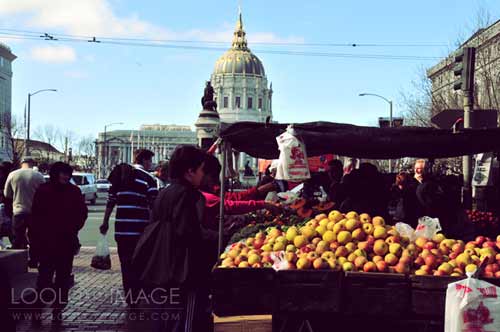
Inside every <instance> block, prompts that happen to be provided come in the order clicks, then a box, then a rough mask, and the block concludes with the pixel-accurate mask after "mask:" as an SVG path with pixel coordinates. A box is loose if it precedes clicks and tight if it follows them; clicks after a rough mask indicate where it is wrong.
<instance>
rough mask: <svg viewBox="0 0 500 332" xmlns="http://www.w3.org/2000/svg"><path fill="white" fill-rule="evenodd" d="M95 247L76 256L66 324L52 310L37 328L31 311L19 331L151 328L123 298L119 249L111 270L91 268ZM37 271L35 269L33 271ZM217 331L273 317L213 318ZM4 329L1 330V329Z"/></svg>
mask: <svg viewBox="0 0 500 332" xmlns="http://www.w3.org/2000/svg"><path fill="white" fill-rule="evenodd" d="M94 251H95V248H93V247H82V249H81V250H80V254H79V255H78V256H76V257H75V260H74V265H73V274H74V275H75V286H74V287H73V288H72V289H71V291H70V295H69V304H68V306H67V307H66V309H65V310H64V312H63V323H62V324H61V325H60V326H58V327H54V326H52V315H51V311H50V309H46V311H45V312H44V313H43V314H42V326H41V327H34V326H33V325H32V323H31V319H30V317H31V316H30V314H29V313H28V312H26V313H25V312H23V313H21V316H18V317H17V319H16V321H17V322H18V323H17V330H16V331H18V332H28V331H40V332H49V331H50V332H55V331H61V332H65V331H67V332H90V331H92V332H97V331H99V332H144V331H151V330H152V324H153V323H154V321H153V320H151V319H150V316H149V315H148V314H147V313H146V312H142V314H141V313H140V312H139V313H134V312H129V310H128V309H127V306H126V304H125V303H124V300H123V299H122V298H121V291H122V278H121V272H120V261H119V259H118V254H117V252H116V248H111V261H112V263H111V266H112V267H111V270H108V271H101V270H96V269H94V268H92V267H90V261H91V259H92V256H93V255H94ZM30 271H31V272H36V270H30ZM214 321H215V324H216V326H215V331H216V332H217V331H220V332H226V331H231V332H233V331H236V332H237V331H256V332H261V331H271V318H270V316H252V317H249V316H237V317H227V318H219V317H214ZM0 330H1V329H0Z"/></svg>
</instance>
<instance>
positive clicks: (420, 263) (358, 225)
mask: <svg viewBox="0 0 500 332" xmlns="http://www.w3.org/2000/svg"><path fill="white" fill-rule="evenodd" d="M499 248H500V236H499V237H498V238H497V241H496V242H494V241H491V239H489V238H485V237H481V236H480V237H478V238H477V239H476V240H475V241H471V242H468V243H464V242H463V241H461V240H453V239H447V238H446V237H445V236H444V235H443V234H441V233H439V234H436V235H435V236H434V237H433V238H432V239H427V238H423V237H420V238H417V239H416V240H415V241H414V242H410V240H409V238H407V237H404V236H401V235H400V234H399V233H398V231H397V230H396V229H395V227H394V226H389V225H386V224H385V221H384V219H383V218H382V217H378V216H377V217H373V218H371V217H370V216H369V215H368V214H366V213H363V214H360V215H358V213H356V212H349V213H347V214H345V215H344V214H342V213H341V212H339V211H336V210H334V211H331V212H330V213H329V214H328V215H326V214H319V215H317V216H316V217H314V218H313V219H311V220H309V221H308V222H307V223H305V224H304V225H302V226H291V227H289V228H287V229H286V231H282V230H280V229H279V228H276V227H271V228H268V229H267V230H266V232H263V231H261V232H259V233H257V234H255V236H253V237H249V238H247V239H246V240H245V241H242V242H238V243H234V244H233V245H232V246H231V247H230V248H229V250H228V251H226V252H225V253H223V254H222V255H221V256H220V266H219V267H222V268H233V267H239V268H248V267H252V268H260V267H271V266H272V265H273V263H274V262H273V259H272V257H276V255H277V254H279V253H280V252H283V253H284V258H285V260H286V264H287V265H288V266H287V268H288V269H334V270H338V271H340V270H343V271H364V272H389V273H390V272H394V273H404V274H409V273H412V274H416V275H436V276H445V275H449V276H463V275H464V274H465V271H472V270H475V269H476V268H477V267H478V266H479V264H480V262H481V261H483V260H486V261H487V263H488V265H487V266H486V269H485V271H484V276H486V277H500V265H499V264H500V254H498V253H497V251H498V249H499ZM273 254H274V255H273Z"/></svg>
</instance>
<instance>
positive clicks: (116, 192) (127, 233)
mask: <svg viewBox="0 0 500 332" xmlns="http://www.w3.org/2000/svg"><path fill="white" fill-rule="evenodd" d="M153 156H154V153H153V152H152V151H150V150H146V149H139V150H137V151H135V154H134V160H135V162H134V164H133V165H129V164H125V163H122V164H119V165H117V166H116V167H115V168H114V169H113V170H112V171H111V174H110V175H109V177H108V180H109V182H110V183H111V187H110V189H109V194H108V202H107V205H106V211H105V213H104V219H103V223H102V225H101V227H100V231H101V233H102V234H106V233H107V231H108V229H109V218H110V216H111V213H112V212H113V209H114V207H115V206H116V216H115V240H116V243H117V245H118V256H119V258H120V265H121V270H122V281H123V290H124V293H125V299H126V301H127V304H128V305H129V306H130V307H135V305H136V304H137V301H138V299H137V297H138V295H139V292H140V285H139V282H138V281H137V271H134V269H133V268H132V256H133V254H134V250H135V247H136V245H137V241H138V240H139V237H140V236H141V234H142V232H143V231H144V227H146V225H147V224H148V223H149V214H150V210H151V206H152V203H153V201H154V199H155V198H156V196H157V195H158V186H157V182H156V179H155V178H154V176H152V175H151V174H150V173H149V172H148V171H149V170H150V169H151V166H152V159H153Z"/></svg>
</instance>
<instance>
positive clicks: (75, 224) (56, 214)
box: [28, 181, 87, 258]
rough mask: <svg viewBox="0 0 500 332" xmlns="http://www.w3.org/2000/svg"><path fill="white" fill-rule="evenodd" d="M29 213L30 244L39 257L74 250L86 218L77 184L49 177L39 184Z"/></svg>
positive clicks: (85, 210)
mask: <svg viewBox="0 0 500 332" xmlns="http://www.w3.org/2000/svg"><path fill="white" fill-rule="evenodd" d="M31 213H32V218H33V219H32V224H31V225H29V226H28V232H29V239H30V245H31V247H32V249H33V251H34V253H35V254H36V255H37V256H38V257H39V258H40V257H52V256H54V255H57V254H59V253H63V252H66V253H67V252H72V253H74V252H76V250H77V248H78V245H79V242H78V231H79V230H80V229H81V228H82V227H83V225H84V223H85V220H86V219H87V206H86V205H85V201H84V198H83V196H82V193H81V191H80V189H79V188H78V187H77V186H75V185H73V184H66V185H62V184H59V183H57V182H52V181H50V182H48V183H44V184H41V185H40V187H38V189H37V191H36V192H35V196H34V197H33V205H32V212H31Z"/></svg>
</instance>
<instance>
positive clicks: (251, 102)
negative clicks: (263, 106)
mask: <svg viewBox="0 0 500 332" xmlns="http://www.w3.org/2000/svg"><path fill="white" fill-rule="evenodd" d="M247 108H248V109H252V108H253V100H252V97H248V100H247Z"/></svg>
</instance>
